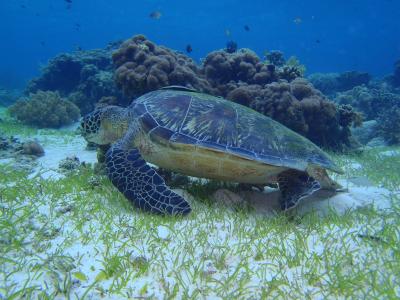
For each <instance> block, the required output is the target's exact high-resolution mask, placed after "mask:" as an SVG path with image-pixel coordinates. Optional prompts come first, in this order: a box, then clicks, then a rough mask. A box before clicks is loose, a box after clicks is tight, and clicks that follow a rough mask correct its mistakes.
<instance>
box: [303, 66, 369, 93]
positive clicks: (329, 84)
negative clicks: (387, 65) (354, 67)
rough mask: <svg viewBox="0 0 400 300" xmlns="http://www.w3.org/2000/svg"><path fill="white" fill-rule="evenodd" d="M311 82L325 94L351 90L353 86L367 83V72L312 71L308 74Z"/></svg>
mask: <svg viewBox="0 0 400 300" xmlns="http://www.w3.org/2000/svg"><path fill="white" fill-rule="evenodd" d="M308 79H309V80H310V81H311V83H312V84H313V85H314V86H315V87H316V88H317V89H319V90H320V91H321V92H322V93H324V94H325V95H334V94H335V93H337V92H343V91H347V90H351V89H352V88H353V87H356V86H359V85H363V84H368V83H369V82H370V80H371V76H370V75H369V74H368V73H364V72H357V71H349V72H344V73H314V74H311V75H310V76H308Z"/></svg>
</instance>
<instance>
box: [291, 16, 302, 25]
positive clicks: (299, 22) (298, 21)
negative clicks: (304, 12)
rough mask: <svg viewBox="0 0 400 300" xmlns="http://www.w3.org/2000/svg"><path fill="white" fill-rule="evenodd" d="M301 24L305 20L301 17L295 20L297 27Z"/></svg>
mask: <svg viewBox="0 0 400 300" xmlns="http://www.w3.org/2000/svg"><path fill="white" fill-rule="evenodd" d="M301 22H303V20H302V19H301V18H300V17H297V18H294V19H293V23H294V24H296V25H300V24H301Z"/></svg>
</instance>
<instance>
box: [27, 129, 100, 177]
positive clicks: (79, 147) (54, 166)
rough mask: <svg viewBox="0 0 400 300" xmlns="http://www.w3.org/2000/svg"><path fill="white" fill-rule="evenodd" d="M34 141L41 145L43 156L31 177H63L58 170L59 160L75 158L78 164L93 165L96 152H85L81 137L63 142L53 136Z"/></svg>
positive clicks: (41, 137) (39, 137)
mask: <svg viewBox="0 0 400 300" xmlns="http://www.w3.org/2000/svg"><path fill="white" fill-rule="evenodd" d="M35 138H36V140H37V141H38V142H39V143H40V144H42V145H43V148H44V151H45V155H44V156H42V157H40V158H38V160H37V161H38V166H37V167H36V168H35V170H34V173H33V174H32V175H31V176H35V175H37V174H38V173H40V175H41V176H42V177H43V178H44V179H48V178H52V179H57V178H61V177H62V176H63V175H62V174H61V173H60V172H59V170H58V165H59V163H60V161H61V160H63V159H65V158H67V157H71V156H76V157H77V158H78V159H79V161H80V162H86V163H95V162H96V161H97V158H96V151H89V150H86V141H85V140H84V139H83V137H81V136H75V137H71V138H69V139H68V141H67V142H65V141H64V140H63V139H62V138H59V137H54V136H41V135H39V136H36V137H35Z"/></svg>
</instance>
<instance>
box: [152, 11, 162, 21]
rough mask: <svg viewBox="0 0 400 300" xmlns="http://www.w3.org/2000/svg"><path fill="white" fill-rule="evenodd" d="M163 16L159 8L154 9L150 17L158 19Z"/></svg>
mask: <svg viewBox="0 0 400 300" xmlns="http://www.w3.org/2000/svg"><path fill="white" fill-rule="evenodd" d="M161 16H162V14H161V12H160V11H158V10H156V11H153V12H152V13H151V14H150V15H149V17H150V18H151V19H153V20H158V19H160V18H161Z"/></svg>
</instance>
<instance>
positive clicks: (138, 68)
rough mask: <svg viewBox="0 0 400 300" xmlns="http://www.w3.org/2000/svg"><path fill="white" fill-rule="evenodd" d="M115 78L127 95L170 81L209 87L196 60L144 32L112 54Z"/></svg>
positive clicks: (137, 93) (142, 92)
mask: <svg viewBox="0 0 400 300" xmlns="http://www.w3.org/2000/svg"><path fill="white" fill-rule="evenodd" d="M112 58H113V61H114V64H115V66H116V67H117V69H116V71H115V80H116V83H117V85H118V87H119V88H121V89H122V90H123V92H124V94H125V95H127V96H140V95H142V94H144V93H146V92H149V91H153V90H156V89H158V88H161V87H164V86H168V85H182V86H187V87H190V88H195V89H196V90H199V91H210V86H209V84H208V82H207V81H206V80H205V79H204V78H203V76H201V70H200V69H199V67H198V66H197V65H196V64H195V62H194V61H193V60H192V59H191V58H189V57H187V56H185V55H183V54H181V53H178V52H175V51H172V50H171V49H168V48H166V47H163V46H158V45H155V44H154V43H153V42H151V41H149V40H147V39H146V37H145V36H143V35H137V36H134V37H133V38H131V39H128V40H126V41H125V42H124V43H122V45H121V47H120V48H119V49H118V50H117V51H116V52H114V53H113V55H112Z"/></svg>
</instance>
